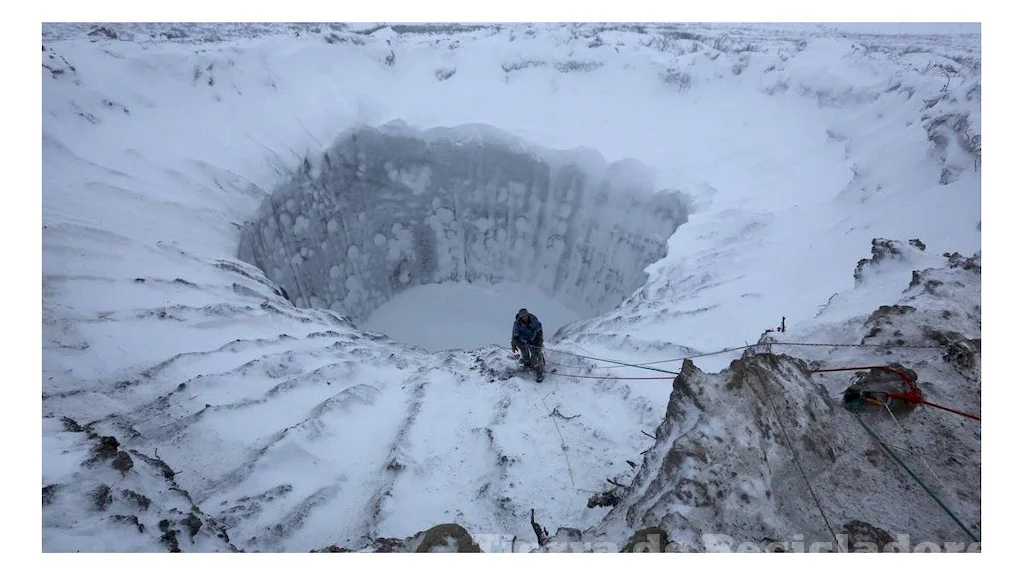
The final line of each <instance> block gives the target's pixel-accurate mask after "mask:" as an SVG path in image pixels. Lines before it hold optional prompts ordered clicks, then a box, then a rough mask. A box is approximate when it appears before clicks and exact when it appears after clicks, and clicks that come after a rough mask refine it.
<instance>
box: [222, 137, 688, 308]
mask: <svg viewBox="0 0 1024 576" xmlns="http://www.w3.org/2000/svg"><path fill="white" fill-rule="evenodd" d="M687 202H688V197H687V196H686V195H684V194H681V193H679V192H678V191H670V190H661V191H655V189H654V179H653V174H652V172H651V171H650V170H649V169H647V168H646V167H645V166H644V165H642V164H641V163H640V162H638V161H636V160H622V161H619V162H615V163H612V164H608V163H607V162H606V161H605V160H604V159H603V157H602V156H601V155H600V154H599V153H597V152H595V151H593V150H588V149H577V150H572V151H560V150H550V149H544V148H541V147H539V146H535V145H531V144H528V143H526V142H524V141H522V140H519V139H517V138H515V137H513V136H511V135H509V134H507V133H504V132H502V131H500V130H497V129H495V128H492V127H488V126H480V125H473V126H460V127H455V128H444V129H440V128H439V129H433V130H429V131H425V132H419V131H415V130H412V129H410V128H408V127H406V126H405V125H403V124H397V123H396V124H389V125H387V126H384V127H381V128H359V129H356V130H353V131H351V132H348V133H345V134H343V135H342V136H340V137H339V138H338V139H337V140H336V141H335V143H334V144H333V145H332V146H331V147H330V148H329V149H328V150H327V151H326V152H324V153H323V154H322V155H320V156H319V157H317V158H307V159H306V160H305V161H304V162H303V163H302V165H301V166H300V167H299V169H298V170H297V172H296V173H295V174H294V175H293V176H292V177H291V178H290V180H288V181H287V182H285V183H284V184H282V185H281V186H280V187H279V188H278V189H277V190H275V191H274V192H273V194H271V195H270V196H268V197H267V199H266V200H265V201H264V202H263V204H262V206H261V207H260V209H259V212H258V214H257V215H256V217H255V219H254V220H253V221H252V222H249V223H247V224H246V226H245V228H244V229H243V232H242V238H241V243H240V245H239V257H240V258H241V259H243V260H245V261H247V262H251V263H253V264H255V265H256V266H258V267H260V268H261V269H262V270H263V271H264V272H265V273H266V274H267V276H268V277H269V278H270V279H272V280H274V281H275V282H277V283H279V284H280V285H281V286H283V287H284V288H285V289H286V290H287V292H288V295H289V297H290V299H291V300H292V301H293V302H294V303H295V304H296V305H298V306H304V307H316V308H329V309H331V310H333V311H335V312H337V313H339V314H343V315H345V316H348V317H350V318H352V319H353V320H355V321H356V322H360V321H362V320H365V319H366V317H367V316H368V315H369V314H370V313H371V312H372V311H373V310H375V309H376V308H377V307H379V306H380V305H381V304H383V303H384V302H387V301H388V300H389V299H390V298H392V297H393V296H394V295H396V294H397V293H399V292H401V291H403V290H405V289H407V288H410V287H413V286H417V285H421V284H430V283H440V282H472V283H498V282H521V283H526V284H530V285H533V286H535V287H537V288H539V289H540V290H542V291H543V292H544V293H546V294H548V295H549V296H550V297H551V298H553V299H554V300H557V301H559V302H561V303H563V304H565V305H566V306H568V307H569V308H571V309H573V310H576V311H578V312H580V314H581V316H584V317H586V316H593V315H596V314H600V313H603V312H606V311H608V310H611V309H613V308H614V307H615V306H616V305H618V304H619V303H621V302H622V301H623V300H624V299H625V298H626V297H628V296H629V295H630V294H631V293H632V292H633V291H634V290H635V289H637V288H639V287H640V286H642V285H643V284H644V282H645V281H646V279H647V278H646V274H645V273H644V268H645V267H646V266H647V265H649V264H651V263H652V262H654V261H656V260H658V259H660V258H662V257H663V256H665V253H666V246H665V242H666V240H667V239H668V237H669V236H670V235H671V234H672V233H673V232H674V231H675V230H676V228H677V227H678V226H679V225H681V224H683V223H684V222H686V218H687V211H688V210H687V206H688V204H687Z"/></svg>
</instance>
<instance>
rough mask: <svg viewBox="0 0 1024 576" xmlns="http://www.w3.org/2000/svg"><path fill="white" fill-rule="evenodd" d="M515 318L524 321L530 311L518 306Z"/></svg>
mask: <svg viewBox="0 0 1024 576" xmlns="http://www.w3.org/2000/svg"><path fill="white" fill-rule="evenodd" d="M516 319H517V320H519V321H521V322H526V321H527V320H529V319H530V313H529V312H528V311H527V310H526V308H520V309H519V312H518V313H517V314H516Z"/></svg>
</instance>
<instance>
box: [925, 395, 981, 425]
mask: <svg viewBox="0 0 1024 576" xmlns="http://www.w3.org/2000/svg"><path fill="white" fill-rule="evenodd" d="M921 403H922V404H927V405H928V406H933V407H935V408H938V409H940V410H945V411H947V412H952V413H953V414H959V415H961V416H963V417H965V418H970V419H971V420H977V421H978V422H981V417H980V416H975V415H974V414H968V413H967V412H961V411H959V410H953V409H952V408H946V407H945V406H939V405H938V404H932V403H931V402H928V401H927V400H922V401H921Z"/></svg>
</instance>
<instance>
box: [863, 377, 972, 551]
mask: <svg viewBox="0 0 1024 576" xmlns="http://www.w3.org/2000/svg"><path fill="white" fill-rule="evenodd" d="M863 404H864V399H863V397H861V398H858V399H857V400H854V401H853V402H850V403H849V404H847V405H846V409H847V410H849V411H850V412H853V415H854V416H856V417H857V422H860V425H861V426H863V427H864V430H866V431H867V433H868V434H869V435H871V437H872V438H874V439H875V440H876V441H877V442H878V443H879V444H880V445H881V446H882V448H884V449H885V451H886V453H888V454H889V456H890V457H892V459H893V460H895V461H896V462H897V463H898V464H899V465H900V466H902V467H903V469H904V470H906V471H907V474H910V477H911V478H913V479H914V480H915V481H916V482H917V483H918V484H919V485H920V486H921V488H924V491H925V492H927V493H928V495H929V496H931V497H932V500H935V502H936V503H938V505H939V506H941V507H942V509H943V510H944V511H945V512H946V514H949V517H950V518H952V519H953V521H954V522H956V524H957V526H959V527H960V529H961V530H963V531H964V532H966V533H967V535H968V536H970V537H971V540H973V541H975V542H981V541H980V540H978V537H977V536H975V535H974V533H973V532H971V531H970V529H968V528H967V526H965V525H964V523H963V522H961V521H960V519H959V518H957V517H956V514H954V513H953V511H952V510H950V509H949V507H947V506H946V505H945V504H943V503H942V500H940V499H939V497H938V496H937V495H936V494H935V492H933V491H932V489H931V488H929V487H928V486H927V485H926V484H925V483H924V481H922V480H921V479H920V478H919V477H918V476H917V474H914V471H913V470H911V469H910V467H909V466H907V465H906V463H904V462H903V460H901V459H900V457H899V456H897V455H896V453H895V452H893V451H892V450H891V449H890V448H889V446H888V445H886V443H885V442H882V439H881V438H879V437H878V435H877V434H875V432H874V431H873V430H872V429H871V428H869V427H868V425H867V424H865V423H864V419H863V418H861V417H860V412H859V411H858V410H859V408H860V406H861V405H863Z"/></svg>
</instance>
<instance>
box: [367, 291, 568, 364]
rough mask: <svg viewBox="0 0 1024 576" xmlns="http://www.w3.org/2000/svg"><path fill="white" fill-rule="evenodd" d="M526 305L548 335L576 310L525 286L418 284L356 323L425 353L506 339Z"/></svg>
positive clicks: (494, 342)
mask: <svg viewBox="0 0 1024 576" xmlns="http://www.w3.org/2000/svg"><path fill="white" fill-rule="evenodd" d="M522 307H526V308H527V309H529V310H530V311H531V312H532V313H534V314H536V315H537V316H538V317H540V318H542V319H543V320H542V324H543V325H544V330H545V331H546V333H548V334H554V333H555V331H557V330H558V329H559V328H561V327H562V326H565V325H566V324H568V323H570V322H573V321H576V320H579V314H578V313H576V312H574V311H573V310H571V309H569V308H567V307H566V306H563V305H562V304H559V303H558V302H556V301H554V300H552V299H551V297H550V296H548V295H547V294H545V293H544V292H542V291H540V290H539V289H537V288H535V287H534V286H532V285H530V284H517V283H513V282H502V283H499V284H487V285H483V286H478V285H474V284H466V283H461V282H458V283H450V284H424V285H422V286H416V287H415V288H409V289H408V290H406V291H404V292H402V293H400V294H398V295H397V296H395V297H394V298H392V299H391V300H388V301H387V302H386V303H385V304H384V305H383V306H381V307H380V308H377V309H376V310H374V312H373V314H371V315H370V317H369V318H367V320H366V322H365V323H364V324H363V325H362V326H360V327H361V328H363V329H364V330H372V331H375V332H383V333H385V334H387V335H388V336H390V337H391V338H393V339H395V340H400V341H402V342H407V343H409V344H415V345H416V346H420V347H422V348H424V349H426V350H430V351H431V352H438V351H441V350H451V349H455V348H463V349H474V348H481V347H484V346H488V345H492V344H498V345H501V346H504V345H505V342H506V341H508V340H511V335H512V318H513V317H514V315H515V313H516V311H518V310H519V308H522Z"/></svg>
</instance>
